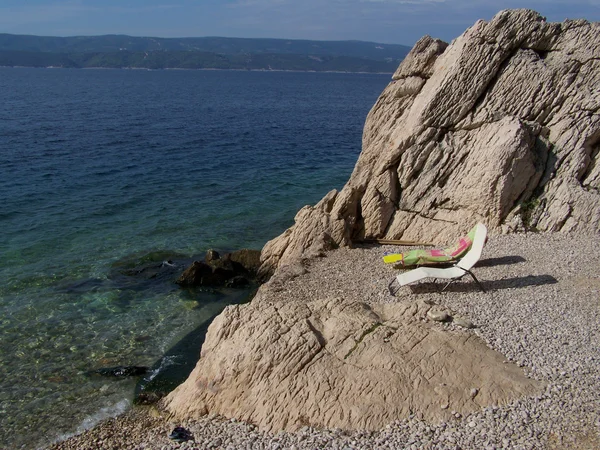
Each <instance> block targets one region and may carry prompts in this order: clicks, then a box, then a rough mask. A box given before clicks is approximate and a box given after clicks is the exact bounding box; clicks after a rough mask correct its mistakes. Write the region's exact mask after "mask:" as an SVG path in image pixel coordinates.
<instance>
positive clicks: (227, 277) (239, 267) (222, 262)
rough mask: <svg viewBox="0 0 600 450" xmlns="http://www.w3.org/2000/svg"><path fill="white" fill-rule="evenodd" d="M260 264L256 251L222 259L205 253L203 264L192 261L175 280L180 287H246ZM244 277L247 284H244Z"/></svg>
mask: <svg viewBox="0 0 600 450" xmlns="http://www.w3.org/2000/svg"><path fill="white" fill-rule="evenodd" d="M259 263H260V252H259V251H258V250H248V249H244V250H238V251H237V252H233V253H226V254H225V255H223V256H222V257H219V254H218V253H217V252H216V251H215V250H209V251H208V252H207V253H206V256H205V258H204V262H202V261H194V262H193V263H192V265H191V266H189V267H188V268H187V269H186V270H185V271H184V272H183V273H182V274H181V276H180V277H179V278H178V279H177V284H179V285H181V286H187V287H189V286H230V287H238V286H246V285H248V284H249V282H250V280H249V278H252V277H255V275H256V272H257V270H258V266H259ZM240 276H241V277H244V279H245V280H246V281H247V282H244V281H243V280H242V278H238V277H240Z"/></svg>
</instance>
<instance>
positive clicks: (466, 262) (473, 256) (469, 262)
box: [456, 223, 487, 270]
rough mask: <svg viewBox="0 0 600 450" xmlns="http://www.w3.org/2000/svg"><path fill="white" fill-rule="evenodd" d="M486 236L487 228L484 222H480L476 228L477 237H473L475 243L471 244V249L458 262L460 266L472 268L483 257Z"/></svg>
mask: <svg viewBox="0 0 600 450" xmlns="http://www.w3.org/2000/svg"><path fill="white" fill-rule="evenodd" d="M486 236H487V228H486V227H485V225H484V224H482V223H478V224H477V229H476V230H475V237H474V238H473V245H471V248H470V249H469V251H468V252H467V253H466V254H465V256H464V257H463V258H462V259H461V260H460V261H459V262H458V264H456V265H457V266H458V267H461V268H463V269H466V270H471V268H472V267H473V266H474V265H475V264H476V263H477V261H479V258H481V252H482V251H483V246H484V245H485V238H486Z"/></svg>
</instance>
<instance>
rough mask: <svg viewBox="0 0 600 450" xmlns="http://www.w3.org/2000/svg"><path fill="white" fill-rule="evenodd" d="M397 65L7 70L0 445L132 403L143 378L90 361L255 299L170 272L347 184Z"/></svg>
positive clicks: (243, 243)
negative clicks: (357, 70) (382, 70)
mask: <svg viewBox="0 0 600 450" xmlns="http://www.w3.org/2000/svg"><path fill="white" fill-rule="evenodd" d="M389 79H390V76H389V75H373V74H340V73H293V72H234V71H181V70H170V71H142V70H68V69H26V68H0V448H36V447H38V446H42V445H44V444H46V443H48V442H51V441H53V440H55V439H57V438H59V437H60V436H64V435H66V434H68V433H73V432H77V431H78V430H81V428H82V427H85V426H89V425H91V424H93V422H94V420H96V419H99V418H102V417H104V416H105V415H110V414H114V413H115V412H118V411H121V410H123V409H124V408H127V407H128V406H129V405H130V403H131V399H132V397H133V390H134V386H135V380H133V379H125V380H113V379H106V378H102V377H94V376H90V375H89V374H88V371H89V370H92V369H96V368H100V367H110V366H117V365H122V364H124V365H147V366H150V365H152V364H154V363H155V362H156V361H158V360H160V358H161V357H162V356H163V355H164V353H165V352H166V351H167V350H168V349H169V348H170V347H172V346H173V345H174V344H176V343H177V341H178V340H179V339H181V338H182V337H183V336H185V335H186V333H188V332H190V331H191V330H193V329H195V328H196V327H198V326H200V325H202V324H205V323H206V322H207V321H209V320H210V318H211V317H213V316H214V315H215V314H218V312H220V311H221V310H222V309H223V308H224V307H225V306H226V305H227V304H230V303H236V302H240V301H242V300H243V299H244V297H245V296H247V295H248V291H235V290H231V289H230V290H218V291H205V290H199V289H198V290H189V289H188V290H185V289H181V288H179V287H178V286H177V285H176V284H174V282H173V280H174V279H175V278H176V276H177V275H178V274H179V273H180V272H181V271H182V270H183V268H184V263H185V262H186V261H188V262H189V261H191V260H193V258H194V257H197V256H198V255H202V254H203V252H205V251H206V250H207V249H209V248H214V249H217V250H233V249H238V248H256V249H260V248H261V247H262V246H263V245H264V244H265V242H266V241H268V240H269V239H271V238H273V237H275V236H277V235H278V234H280V233H281V232H282V231H283V230H284V229H285V228H287V227H289V226H290V225H291V224H292V223H293V217H294V215H295V213H296V212H297V211H298V209H300V208H301V207H302V206H304V205H306V204H314V203H315V202H317V201H318V200H319V199H320V198H321V197H322V196H323V195H324V194H326V193H327V192H328V191H329V190H330V189H333V188H341V187H342V186H343V184H344V183H345V181H346V180H347V178H348V176H349V175H350V173H351V171H352V168H353V166H354V163H355V162H356V158H357V156H358V154H359V152H360V148H361V135H362V128H363V125H364V120H365V118H366V115H367V113H368V111H369V109H370V108H371V107H372V105H373V104H374V102H375V101H376V99H377V97H378V95H379V94H380V93H381V91H382V90H383V88H384V87H385V85H386V84H387V83H388V81H389ZM172 258H175V260H176V261H178V264H179V266H177V264H176V266H177V267H175V268H174V269H172V270H171V271H167V272H161V271H160V269H156V271H155V272H156V273H158V276H153V277H146V278H144V276H141V277H137V278H136V277H133V278H132V277H129V278H128V277H127V276H124V275H123V270H122V269H123V268H128V267H134V266H136V265H137V266H139V265H140V264H146V265H147V267H151V269H152V270H154V269H153V268H156V267H159V268H160V267H163V266H162V261H163V260H165V259H172ZM156 273H155V275H156Z"/></svg>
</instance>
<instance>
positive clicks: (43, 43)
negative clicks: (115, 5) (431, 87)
mask: <svg viewBox="0 0 600 450" xmlns="http://www.w3.org/2000/svg"><path fill="white" fill-rule="evenodd" d="M409 50H410V47H407V46H404V45H394V44H378V43H375V42H363V41H308V40H290V39H251V38H248V39H245V38H221V37H201V38H152V37H134V36H125V35H106V36H75V37H47V36H46V37H45V36H31V35H14V34H0V66H26V67H48V66H54V67H80V68H83V67H113V68H126V67H127V68H148V69H165V68H186V69H210V68H214V69H239V70H243V69H247V70H269V69H271V70H315V71H348V72H390V73H391V72H394V71H395V70H396V68H397V67H398V65H399V64H400V61H402V59H404V57H405V56H406V54H407V53H408V52H409Z"/></svg>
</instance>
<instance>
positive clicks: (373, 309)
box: [166, 294, 541, 431]
mask: <svg viewBox="0 0 600 450" xmlns="http://www.w3.org/2000/svg"><path fill="white" fill-rule="evenodd" d="M259 297H260V294H259ZM430 308H431V306H429V305H427V304H425V303H424V302H422V301H418V302H413V303H411V302H406V303H403V304H376V305H371V306H369V305H367V304H365V303H361V302H353V301H348V300H345V299H343V298H330V299H321V300H315V301H312V302H308V303H306V302H297V301H296V302H287V303H284V302H281V303H280V302H268V298H267V300H263V299H261V298H258V299H255V300H253V302H252V303H250V304H247V305H243V306H240V305H237V306H235V307H228V308H227V309H226V310H225V312H224V313H223V314H221V315H220V316H219V317H217V319H216V320H215V322H213V323H212V324H211V326H210V328H209V331H208V334H207V337H206V343H205V344H204V347H203V348H202V354H201V358H200V361H199V363H198V364H197V366H196V368H195V369H194V371H193V372H192V374H191V375H190V377H189V378H188V380H187V381H186V382H185V383H184V384H182V385H180V386H179V387H178V388H177V389H176V390H175V391H174V392H172V393H171V394H170V395H169V396H168V397H167V399H166V407H167V409H168V410H170V411H171V412H172V413H173V414H174V415H175V416H176V417H180V418H189V417H200V416H202V415H204V414H206V413H208V412H210V413H217V414H221V415H224V416H225V417H235V418H237V419H241V420H245V421H248V422H251V423H254V424H256V425H258V426H260V427H261V428H263V429H267V430H280V429H285V430H290V431H293V430H297V429H299V428H301V427H303V426H307V425H309V426H315V427H328V428H342V429H367V430H378V429H381V428H383V427H384V426H385V425H387V424H389V423H391V422H393V421H394V420H396V419H398V418H405V417H408V415H409V414H413V413H414V414H417V416H419V417H422V418H423V419H425V420H430V421H437V420H441V419H449V418H450V415H451V414H453V413H455V412H459V413H463V414H464V413H468V412H471V411H475V410H479V409H480V408H481V407H482V406H486V405H489V404H497V405H498V404H504V403H506V402H508V401H509V400H511V399H512V398H515V397H519V396H522V395H531V394H534V393H539V392H540V387H541V383H539V382H537V381H535V380H531V379H528V378H526V377H525V375H524V373H523V371H522V370H521V369H520V368H519V367H517V366H516V365H514V364H506V361H504V358H503V357H502V356H501V355H500V354H499V353H497V352H495V351H494V350H491V349H489V348H488V347H486V345H485V344H484V343H483V342H482V341H481V340H480V339H479V338H477V337H476V336H474V335H473V334H470V333H468V332H448V331H444V330H443V328H441V326H440V325H438V324H436V323H433V322H424V320H425V317H426V315H427V312H428V311H429V310H430ZM473 392H476V394H475V395H474V394H473Z"/></svg>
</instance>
